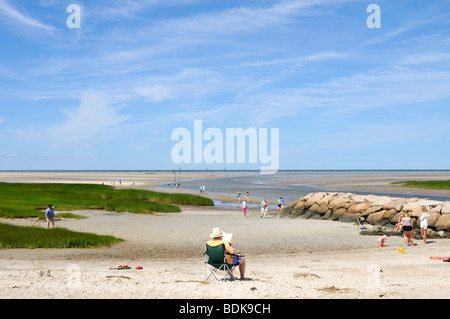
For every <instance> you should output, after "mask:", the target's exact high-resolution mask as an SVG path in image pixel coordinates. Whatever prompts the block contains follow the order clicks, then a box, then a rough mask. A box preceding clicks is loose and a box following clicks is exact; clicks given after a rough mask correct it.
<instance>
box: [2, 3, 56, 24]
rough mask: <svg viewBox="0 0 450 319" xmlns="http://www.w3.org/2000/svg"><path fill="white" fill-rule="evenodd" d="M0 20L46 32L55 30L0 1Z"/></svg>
mask: <svg viewBox="0 0 450 319" xmlns="http://www.w3.org/2000/svg"><path fill="white" fill-rule="evenodd" d="M0 18H2V19H4V20H6V21H9V22H12V23H15V24H19V25H22V26H26V27H32V28H38V29H43V30H47V31H54V30H56V29H55V28H54V27H53V26H51V25H49V24H45V23H43V22H41V21H39V20H37V19H35V18H33V17H32V16H30V15H29V14H28V13H26V12H20V11H19V10H17V9H15V8H14V7H12V6H11V5H10V4H9V3H8V1H7V0H0Z"/></svg>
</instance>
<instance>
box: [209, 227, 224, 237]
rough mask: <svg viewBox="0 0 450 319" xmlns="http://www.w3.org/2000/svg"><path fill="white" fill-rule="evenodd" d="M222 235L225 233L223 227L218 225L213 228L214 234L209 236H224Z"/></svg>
mask: <svg viewBox="0 0 450 319" xmlns="http://www.w3.org/2000/svg"><path fill="white" fill-rule="evenodd" d="M222 235H223V232H222V229H221V228H220V227H216V228H214V229H213V231H212V234H211V235H209V237H212V238H218V237H222Z"/></svg>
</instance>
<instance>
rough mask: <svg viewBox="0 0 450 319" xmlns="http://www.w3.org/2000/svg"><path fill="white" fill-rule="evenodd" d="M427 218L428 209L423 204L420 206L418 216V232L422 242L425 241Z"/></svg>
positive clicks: (428, 215)
mask: <svg viewBox="0 0 450 319" xmlns="http://www.w3.org/2000/svg"><path fill="white" fill-rule="evenodd" d="M428 218H430V214H428V209H427V208H426V207H425V206H422V216H420V233H421V234H422V238H423V243H424V244H426V243H427V229H428Z"/></svg>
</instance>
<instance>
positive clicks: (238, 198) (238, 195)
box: [236, 192, 241, 204]
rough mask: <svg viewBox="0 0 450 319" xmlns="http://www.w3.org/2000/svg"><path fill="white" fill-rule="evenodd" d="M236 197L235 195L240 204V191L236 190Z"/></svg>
mask: <svg viewBox="0 0 450 319" xmlns="http://www.w3.org/2000/svg"><path fill="white" fill-rule="evenodd" d="M236 197H237V200H238V204H240V203H241V193H239V192H238V193H237V195H236Z"/></svg>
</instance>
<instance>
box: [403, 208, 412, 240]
mask: <svg viewBox="0 0 450 319" xmlns="http://www.w3.org/2000/svg"><path fill="white" fill-rule="evenodd" d="M402 224H403V235H404V237H405V246H409V244H411V246H413V237H412V230H413V227H412V220H411V217H409V213H405V217H403V221H402Z"/></svg>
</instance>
